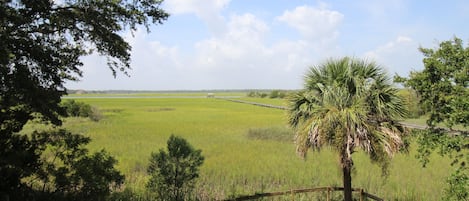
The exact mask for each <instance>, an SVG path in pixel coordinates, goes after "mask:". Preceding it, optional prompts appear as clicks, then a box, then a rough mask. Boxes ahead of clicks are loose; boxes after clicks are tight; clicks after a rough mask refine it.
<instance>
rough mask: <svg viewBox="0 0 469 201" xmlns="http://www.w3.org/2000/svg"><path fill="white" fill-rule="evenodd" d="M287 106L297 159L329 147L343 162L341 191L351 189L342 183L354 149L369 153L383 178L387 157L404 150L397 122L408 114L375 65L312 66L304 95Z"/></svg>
mask: <svg viewBox="0 0 469 201" xmlns="http://www.w3.org/2000/svg"><path fill="white" fill-rule="evenodd" d="M290 103H291V105H290V110H289V124H290V125H291V126H292V127H293V128H294V129H295V131H296V145H297V151H298V153H299V154H300V155H302V156H303V157H306V153H307V151H308V149H310V148H311V149H313V150H318V149H320V148H321V147H322V146H323V145H329V146H331V147H333V148H334V149H335V150H336V151H337V152H338V153H339V156H340V158H341V160H340V161H341V166H342V168H343V170H344V187H347V184H346V182H350V183H351V178H350V181H346V179H345V177H346V176H348V177H350V169H351V167H352V165H353V161H352V153H353V152H354V151H355V148H361V149H362V150H364V151H365V152H366V153H368V154H369V156H370V158H371V159H372V161H376V162H379V163H380V164H381V165H382V167H383V170H384V172H383V173H386V171H385V170H386V167H387V164H388V162H387V161H388V160H387V158H389V157H385V156H393V154H394V153H396V152H398V151H399V150H400V149H401V147H402V145H403V141H402V139H401V134H402V133H403V129H402V127H401V126H400V125H399V124H398V123H397V122H396V119H397V118H402V117H403V116H405V114H406V110H405V108H404V104H403V101H402V99H401V98H400V97H399V96H398V95H397V89H395V88H393V87H392V85H391V82H390V80H389V78H388V77H387V76H386V74H385V73H384V71H383V70H382V68H380V66H378V65H377V64H375V63H374V62H367V61H363V60H357V59H352V58H348V57H345V58H341V59H338V60H328V61H326V62H325V63H323V64H321V65H319V66H313V67H311V68H310V69H309V71H308V72H307V74H306V76H305V89H304V90H302V91H300V92H298V93H296V94H295V95H294V96H292V97H291V99H290ZM345 170H347V171H348V173H346V172H345ZM345 174H348V175H345ZM349 185H351V184H349ZM350 188H351V187H350ZM345 197H346V198H347V196H345ZM346 200H347V199H346Z"/></svg>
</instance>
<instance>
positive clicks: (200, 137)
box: [64, 95, 453, 200]
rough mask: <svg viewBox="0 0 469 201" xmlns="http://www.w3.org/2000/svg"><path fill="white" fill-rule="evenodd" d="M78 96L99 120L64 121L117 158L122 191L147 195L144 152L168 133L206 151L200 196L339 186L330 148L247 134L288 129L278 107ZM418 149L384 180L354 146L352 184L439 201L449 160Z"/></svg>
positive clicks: (400, 158) (389, 196) (390, 195)
mask: <svg viewBox="0 0 469 201" xmlns="http://www.w3.org/2000/svg"><path fill="white" fill-rule="evenodd" d="M136 96H138V95H136ZM77 101H83V102H85V103H88V104H90V105H93V106H95V107H97V108H99V109H100V111H101V112H102V113H103V117H104V118H103V119H102V120H101V121H99V122H94V121H91V120H87V119H82V118H70V119H67V120H66V121H65V122H64V124H65V126H66V127H67V128H68V129H71V130H72V131H75V132H79V133H83V134H84V135H86V136H89V137H90V138H91V139H92V141H91V143H90V144H89V145H88V148H89V149H91V150H101V149H102V148H105V149H106V150H107V151H108V152H110V153H111V154H112V155H113V156H115V157H116V159H117V160H118V161H119V163H118V164H117V168H118V169H119V170H120V171H121V172H122V173H123V174H124V175H125V176H126V181H125V186H126V188H127V190H125V191H124V192H122V194H123V195H127V196H135V197H138V196H142V195H144V194H145V193H144V191H145V185H146V183H147V182H148V179H149V175H148V174H147V171H146V168H147V167H148V165H149V161H148V158H150V155H151V153H152V152H154V151H155V149H160V148H164V147H166V140H167V139H168V138H169V136H170V135H169V134H171V133H174V134H175V135H178V136H181V137H184V138H185V139H187V140H188V141H189V142H191V144H192V145H193V146H194V147H197V148H199V149H201V150H203V153H204V157H205V161H204V164H203V165H202V166H201V169H200V178H199V180H198V182H197V184H196V189H195V193H196V194H197V195H198V196H199V198H200V199H205V200H207V199H223V198H228V197H234V196H237V195H245V194H253V193H256V192H273V191H284V190H289V189H297V188H308V187H318V186H341V177H342V176H341V172H340V171H339V167H338V165H337V160H338V158H337V156H336V155H335V154H334V152H333V151H332V150H331V149H330V148H328V147H325V148H323V149H322V150H321V152H314V153H310V157H309V159H308V160H302V159H301V158H300V157H297V156H296V154H295V145H294V144H293V137H294V136H293V135H292V136H290V139H288V137H285V139H286V140H282V141H280V140H273V139H263V138H257V139H255V138H251V137H249V132H250V130H260V131H261V133H262V132H263V131H265V130H270V129H273V130H276V129H278V130H279V131H278V133H283V130H285V129H286V128H287V127H288V126H287V125H286V119H287V114H286V112H285V111H283V110H278V109H270V108H264V107H257V106H252V105H248V104H241V103H234V102H229V101H225V100H220V99H210V98H128V99H122V98H92V99H77ZM273 132H277V131H273ZM290 132H292V131H290ZM413 142H414V141H413ZM415 154H416V147H414V146H411V147H410V150H409V154H396V155H395V157H394V159H393V161H392V163H391V164H390V167H389V172H390V174H389V175H388V178H387V179H383V178H382V177H381V169H380V168H379V167H378V166H375V165H373V164H372V163H371V162H370V161H369V159H368V157H367V155H365V154H364V153H363V152H361V151H358V152H356V153H355V154H354V162H355V169H354V170H353V171H352V175H353V178H354V180H353V186H355V187H361V188H365V189H366V190H367V191H368V192H370V193H373V194H376V195H379V196H381V197H383V198H385V199H386V200H395V199H398V200H439V198H441V194H443V191H444V190H443V189H444V188H445V186H446V184H445V180H446V178H447V177H448V176H450V172H451V171H452V170H453V167H451V166H450V165H449V162H450V160H449V159H447V158H442V157H440V156H439V155H438V154H431V155H430V156H429V157H430V159H431V161H430V163H428V165H427V167H426V168H422V167H421V165H420V163H419V160H417V159H416V158H415ZM339 194H340V193H339ZM337 196H338V195H337ZM286 199H289V198H286Z"/></svg>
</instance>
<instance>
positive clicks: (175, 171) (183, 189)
mask: <svg viewBox="0 0 469 201" xmlns="http://www.w3.org/2000/svg"><path fill="white" fill-rule="evenodd" d="M167 144H168V152H166V151H164V150H163V149H160V151H159V153H152V154H151V159H150V166H149V167H148V173H149V174H150V175H151V178H150V181H149V182H148V184H147V189H148V190H149V191H150V192H152V191H153V192H156V193H157V195H158V199H159V200H164V201H183V200H187V199H189V197H190V196H191V193H192V190H193V189H194V183H195V179H197V178H198V177H199V167H200V166H201V165H202V163H203V161H204V157H203V156H202V155H201V152H202V151H201V150H195V149H194V148H193V147H192V146H191V145H190V144H189V143H188V142H187V141H186V140H185V139H184V138H181V137H176V136H174V135H171V137H170V138H169V140H168V142H167Z"/></svg>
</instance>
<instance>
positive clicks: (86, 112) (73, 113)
mask: <svg viewBox="0 0 469 201" xmlns="http://www.w3.org/2000/svg"><path fill="white" fill-rule="evenodd" d="M62 108H64V109H65V112H66V116H67V117H86V118H90V119H91V120H93V121H99V120H100V119H101V117H102V116H101V113H100V112H99V110H98V109H97V108H95V107H92V106H91V105H89V104H86V103H83V102H77V101H75V100H73V99H68V100H66V101H64V102H63V103H62Z"/></svg>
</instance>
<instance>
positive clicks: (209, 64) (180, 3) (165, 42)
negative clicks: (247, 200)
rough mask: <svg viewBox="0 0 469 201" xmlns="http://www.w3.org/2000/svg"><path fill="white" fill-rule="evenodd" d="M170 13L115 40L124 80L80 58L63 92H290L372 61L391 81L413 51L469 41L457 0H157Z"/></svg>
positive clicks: (465, 4) (94, 60)
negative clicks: (314, 74)
mask: <svg viewBox="0 0 469 201" xmlns="http://www.w3.org/2000/svg"><path fill="white" fill-rule="evenodd" d="M163 8H164V9H165V10H166V11H167V12H169V13H170V14H171V16H170V17H169V19H168V20H167V21H166V22H165V23H164V24H163V25H158V26H152V27H151V32H150V33H147V32H146V31H145V30H143V29H142V30H139V31H137V32H136V33H134V34H133V36H132V34H130V33H124V34H123V36H124V37H125V38H126V39H127V41H128V42H129V43H130V44H131V45H132V47H133V48H132V70H130V71H129V74H130V77H127V76H125V75H124V74H122V73H121V74H118V75H117V77H116V78H114V77H113V76H112V73H111V71H110V70H109V69H108V68H107V66H106V61H105V59H103V58H100V57H99V56H96V55H92V56H89V57H85V58H83V61H84V64H85V66H84V67H83V72H84V73H83V78H82V79H81V81H79V82H69V83H67V85H66V86H67V87H68V88H70V89H86V90H108V89H116V90H117V89H126V90H199V89H299V88H302V84H303V80H302V79H303V78H302V76H303V74H304V73H305V72H306V70H307V69H308V67H309V66H312V65H315V64H318V63H321V62H323V61H325V60H326V59H328V58H339V57H343V56H353V57H356V58H361V59H368V60H374V61H376V62H377V63H379V64H380V65H382V66H383V67H384V68H385V69H386V70H387V72H388V73H389V74H390V75H394V74H395V73H398V74H400V75H404V76H405V75H408V73H409V71H411V70H421V69H422V68H423V65H422V55H421V53H420V52H419V51H418V47H420V46H422V47H426V48H434V47H436V46H437V44H438V42H441V41H445V40H449V39H451V38H452V37H454V36H457V37H459V38H461V39H463V41H464V42H465V43H466V44H468V42H469V26H468V25H469V24H468V22H469V1H465V0H449V1H440V0H429V1H420V0H387V1H375V0H354V1H349V0H333V1H316V0H166V1H165V2H164V4H163Z"/></svg>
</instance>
